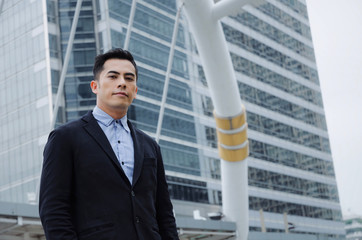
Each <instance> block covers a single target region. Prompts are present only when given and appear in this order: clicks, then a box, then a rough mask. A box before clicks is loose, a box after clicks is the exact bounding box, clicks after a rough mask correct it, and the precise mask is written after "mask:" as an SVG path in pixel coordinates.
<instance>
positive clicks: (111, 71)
mask: <svg viewBox="0 0 362 240" xmlns="http://www.w3.org/2000/svg"><path fill="white" fill-rule="evenodd" d="M110 73H114V74H117V75H119V74H120V73H119V72H117V71H113V70H110V71H108V72H107V74H110Z"/></svg>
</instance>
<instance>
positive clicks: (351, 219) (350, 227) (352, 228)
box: [344, 215, 362, 240]
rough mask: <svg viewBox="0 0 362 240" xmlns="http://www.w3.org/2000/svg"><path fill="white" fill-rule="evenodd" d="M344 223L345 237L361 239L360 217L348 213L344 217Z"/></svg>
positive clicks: (353, 239) (354, 239)
mask: <svg viewBox="0 0 362 240" xmlns="http://www.w3.org/2000/svg"><path fill="white" fill-rule="evenodd" d="M344 222H345V224H346V226H345V229H346V239H351V240H361V239H362V217H361V216H357V215H349V216H347V217H345V218H344Z"/></svg>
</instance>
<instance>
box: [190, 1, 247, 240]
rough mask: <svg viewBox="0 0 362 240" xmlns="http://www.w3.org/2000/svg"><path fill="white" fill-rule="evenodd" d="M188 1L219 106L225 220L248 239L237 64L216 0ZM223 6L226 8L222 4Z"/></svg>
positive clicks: (244, 143)
mask: <svg viewBox="0 0 362 240" xmlns="http://www.w3.org/2000/svg"><path fill="white" fill-rule="evenodd" d="M237 1H239V0H233V1H228V2H229V4H230V3H233V2H237ZM221 2H223V1H221ZM184 5H185V11H186V15H187V17H188V22H189V23H190V27H191V32H192V34H193V37H194V39H195V42H196V45H197V49H198V52H199V56H200V58H201V62H202V65H203V68H204V72H205V75H206V80H207V82H208V85H209V89H210V92H211V97H212V100H213V103H214V108H215V109H214V112H215V119H216V123H217V130H218V140H219V153H220V156H221V158H222V159H223V160H221V185H222V201H223V214H224V215H225V220H229V221H234V222H235V223H236V225H237V239H239V240H247V237H248V231H249V209H248V208H249V201H248V174H247V171H248V166H247V161H246V160H244V159H245V158H246V156H247V153H248V150H247V140H246V139H247V136H246V123H245V119H246V118H245V110H244V109H243V106H242V103H241V100H240V94H239V91H238V85H237V81H236V76H235V72H234V68H233V65H232V62H231V58H230V55H229V50H228V47H227V43H226V40H225V36H224V32H223V30H222V27H221V23H220V21H219V19H218V18H217V17H214V16H213V11H214V10H213V9H216V8H214V7H215V5H216V4H214V1H213V0H197V1H195V0H184ZM225 6H226V7H228V6H229V5H228V4H226V5H225ZM219 7H221V8H224V7H223V6H221V5H219ZM240 7H241V6H240ZM221 8H220V9H217V10H215V11H217V12H220V13H222V14H220V13H217V14H216V15H217V16H223V15H224V14H225V12H227V11H224V10H223V9H221ZM229 9H232V8H229ZM214 14H215V13H214ZM236 134H237V136H236ZM239 135H240V137H239ZM220 140H223V142H222V141H220ZM239 140H242V142H239ZM244 140H245V141H244ZM226 143H228V144H229V146H227V147H228V148H229V149H227V150H226V151H225V149H224V148H223V147H222V146H224V144H226ZM228 144H226V145H228ZM239 150H240V151H239ZM222 152H224V154H222ZM225 152H226V153H227V154H225Z"/></svg>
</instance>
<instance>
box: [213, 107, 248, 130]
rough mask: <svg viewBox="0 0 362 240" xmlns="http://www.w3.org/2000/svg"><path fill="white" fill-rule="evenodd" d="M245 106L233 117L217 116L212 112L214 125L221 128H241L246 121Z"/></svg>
mask: <svg viewBox="0 0 362 240" xmlns="http://www.w3.org/2000/svg"><path fill="white" fill-rule="evenodd" d="M245 115H246V114H245V108H244V107H243V111H242V113H241V114H239V115H237V116H235V117H218V116H216V113H215V112H214V117H215V121H216V126H217V127H218V128H220V129H223V130H232V129H236V128H241V127H242V126H243V125H244V124H245V123H246V116H245Z"/></svg>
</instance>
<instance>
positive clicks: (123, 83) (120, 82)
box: [118, 76, 126, 87]
mask: <svg viewBox="0 0 362 240" xmlns="http://www.w3.org/2000/svg"><path fill="white" fill-rule="evenodd" d="M118 87H126V80H125V79H124V77H122V76H121V77H119V78H118Z"/></svg>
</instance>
